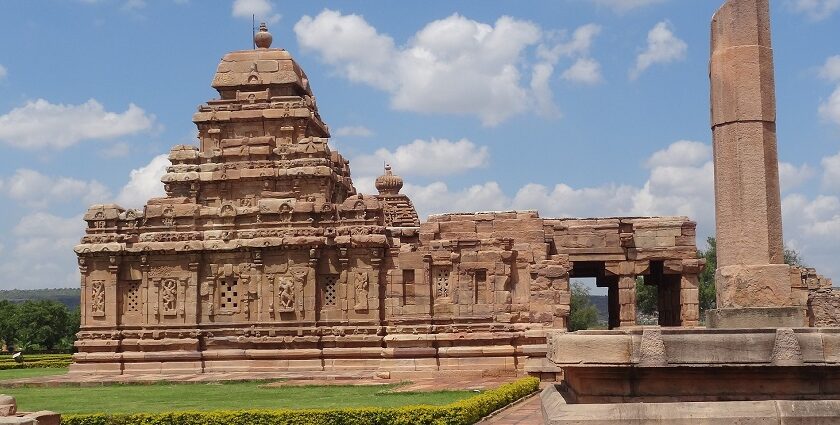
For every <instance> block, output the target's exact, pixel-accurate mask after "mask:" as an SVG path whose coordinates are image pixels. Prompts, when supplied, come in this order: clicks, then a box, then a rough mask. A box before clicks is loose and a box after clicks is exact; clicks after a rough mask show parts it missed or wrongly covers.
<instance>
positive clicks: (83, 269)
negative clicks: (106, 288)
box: [79, 257, 88, 326]
mask: <svg viewBox="0 0 840 425" xmlns="http://www.w3.org/2000/svg"><path fill="white" fill-rule="evenodd" d="M87 278H88V266H87V260H86V259H85V258H84V257H79V284H80V285H81V288H82V294H81V300H80V301H79V302H80V308H79V310H80V311H81V316H82V317H81V322H80V323H81V324H82V326H85V325H87V324H88V314H87V312H88V300H87V295H88V287H87Z"/></svg>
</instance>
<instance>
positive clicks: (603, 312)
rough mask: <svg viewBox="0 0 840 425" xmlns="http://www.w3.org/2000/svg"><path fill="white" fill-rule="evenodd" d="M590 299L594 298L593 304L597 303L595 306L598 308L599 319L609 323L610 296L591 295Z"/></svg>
mask: <svg viewBox="0 0 840 425" xmlns="http://www.w3.org/2000/svg"><path fill="white" fill-rule="evenodd" d="M589 299H590V300H592V304H595V308H597V309H598V321H600V322H603V323H607V320H608V319H609V314H610V313H609V311H610V309H609V298H608V297H607V296H606V295H590V296H589Z"/></svg>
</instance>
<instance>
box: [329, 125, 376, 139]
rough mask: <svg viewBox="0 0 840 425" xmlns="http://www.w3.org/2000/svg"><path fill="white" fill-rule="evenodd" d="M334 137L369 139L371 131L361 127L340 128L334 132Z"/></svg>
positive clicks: (371, 134)
mask: <svg viewBox="0 0 840 425" xmlns="http://www.w3.org/2000/svg"><path fill="white" fill-rule="evenodd" d="M334 133H335V135H336V136H341V137H370V136H373V131H371V130H370V129H369V128H367V127H365V126H361V125H356V126H347V127H340V128H338V129H337V130H335V132H334Z"/></svg>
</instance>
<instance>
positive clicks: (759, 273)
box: [710, 0, 799, 325]
mask: <svg viewBox="0 0 840 425" xmlns="http://www.w3.org/2000/svg"><path fill="white" fill-rule="evenodd" d="M769 9H770V7H769V1H768V0H730V1H728V2H726V3H725V4H724V5H723V6H722V7H721V8H720V10H718V12H717V13H716V14H715V16H714V18H713V20H712V34H711V40H712V53H711V61H710V78H711V121H712V123H711V124H712V131H713V134H714V163H715V212H716V220H717V255H718V257H717V260H718V269H717V271H716V273H715V275H716V276H715V282H716V285H717V303H718V304H717V305H718V309H719V310H730V311H729V313H738V311H740V313H744V311H743V309H755V308H758V309H766V308H770V309H778V308H786V307H788V306H791V305H792V303H791V280H790V276H791V269H790V267H789V266H787V265H785V264H784V255H783V253H784V251H783V243H782V213H781V201H780V197H781V196H780V191H779V170H778V157H777V151H776V98H775V84H774V75H773V50H772V47H771V41H770V10H769ZM796 310H797V311H798V309H796ZM719 312H720V311H719ZM755 312H756V310H753V311H752V313H755ZM765 312H767V311H765ZM740 313H739V314H740ZM778 314H782V315H783V316H791V315H792V316H795V317H799V313H797V312H794V311H789V310H787V311H785V312H784V313H782V312H781V311H779V310H774V312H773V314H772V316H774V317H776V316H778ZM788 319H791V317H788ZM742 324H743V323H742ZM755 324H756V325H765V324H766V325H769V324H770V323H769V322H768V323H764V322H762V320H759V321H758V322H756V323H755Z"/></svg>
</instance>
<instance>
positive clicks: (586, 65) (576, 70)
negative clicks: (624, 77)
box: [560, 58, 603, 84]
mask: <svg viewBox="0 0 840 425" xmlns="http://www.w3.org/2000/svg"><path fill="white" fill-rule="evenodd" d="M560 77H562V78H563V79H564V80H568V81H572V82H576V83H583V84H598V83H600V82H601V81H602V80H603V78H602V77H601V64H600V63H598V61H596V60H593V59H590V58H580V59H578V60H577V61H575V63H574V65H572V66H571V67H569V69H567V70H565V71H563V74H561V75H560Z"/></svg>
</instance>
